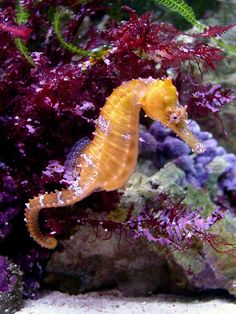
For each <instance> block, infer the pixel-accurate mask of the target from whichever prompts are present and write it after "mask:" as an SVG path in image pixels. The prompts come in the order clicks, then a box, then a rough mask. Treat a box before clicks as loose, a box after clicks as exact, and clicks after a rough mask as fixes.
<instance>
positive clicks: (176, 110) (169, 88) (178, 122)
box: [139, 78, 205, 153]
mask: <svg viewBox="0 0 236 314" xmlns="http://www.w3.org/2000/svg"><path fill="white" fill-rule="evenodd" d="M139 102H140V103H141V105H142V108H143V110H144V111H145V113H146V115H147V116H149V117H150V118H151V119H153V120H158V121H160V122H161V123H162V124H163V125H165V126H166V127H168V128H171V129H172V130H173V131H174V132H175V133H176V134H177V135H178V136H179V137H180V138H181V139H182V140H183V141H185V142H186V143H187V144H188V145H189V146H190V147H191V148H192V150H193V151H194V152H197V153H202V152H204V150H205V147H204V145H203V144H202V143H201V142H199V140H198V139H197V138H196V137H195V136H194V135H193V134H192V133H191V132H190V131H189V130H188V127H187V119H188V114H187V111H186V108H185V107H183V106H181V105H180V104H179V102H178V92H177V89H176V87H175V86H174V85H173V83H172V80H171V78H166V79H163V80H154V81H152V82H150V83H149V86H148V88H147V91H146V93H145V95H144V96H143V97H141V98H140V100H139Z"/></svg>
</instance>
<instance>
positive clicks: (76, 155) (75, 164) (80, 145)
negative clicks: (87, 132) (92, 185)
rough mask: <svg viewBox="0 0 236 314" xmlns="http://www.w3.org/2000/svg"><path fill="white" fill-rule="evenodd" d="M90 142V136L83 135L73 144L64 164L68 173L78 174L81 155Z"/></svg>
mask: <svg viewBox="0 0 236 314" xmlns="http://www.w3.org/2000/svg"><path fill="white" fill-rule="evenodd" d="M90 143H91V141H90V139H89V138H88V137H83V138H81V139H80V140H78V141H77V142H76V143H75V144H74V145H73V146H72V148H71V150H70V152H69V154H68V155H67V158H66V161H65V164H64V167H65V172H66V173H69V174H70V175H72V176H73V175H74V177H75V176H78V172H79V171H78V170H79V169H78V168H79V163H80V155H82V154H83V153H84V151H85V149H86V147H87V146H88V145H89V144H90Z"/></svg>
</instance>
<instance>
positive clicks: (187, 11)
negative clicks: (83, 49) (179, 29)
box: [153, 0, 236, 54]
mask: <svg viewBox="0 0 236 314" xmlns="http://www.w3.org/2000/svg"><path fill="white" fill-rule="evenodd" d="M153 1H154V2H155V3H157V4H161V5H163V6H164V7H166V8H168V9H169V10H171V11H173V12H176V13H178V14H180V15H182V17H183V18H184V19H185V20H186V21H188V22H189V23H190V24H192V25H193V26H195V27H197V28H198V29H199V30H201V31H203V30H206V29H207V27H208V26H207V25H204V24H202V23H200V22H199V21H198V20H197V19H196V16H195V13H194V11H193V9H192V8H191V7H190V6H189V5H188V4H187V3H186V2H185V1H183V0H153ZM212 40H213V41H214V42H215V43H216V44H217V46H218V47H220V48H222V49H224V50H226V51H227V52H229V53H233V54H236V46H232V45H228V44H226V43H225V42H224V41H223V40H219V39H216V38H212Z"/></svg>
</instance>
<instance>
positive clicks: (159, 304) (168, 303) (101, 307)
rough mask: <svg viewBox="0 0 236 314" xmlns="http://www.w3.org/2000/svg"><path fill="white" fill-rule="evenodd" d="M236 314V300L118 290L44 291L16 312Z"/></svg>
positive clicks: (23, 313)
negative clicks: (143, 295)
mask: <svg viewBox="0 0 236 314" xmlns="http://www.w3.org/2000/svg"><path fill="white" fill-rule="evenodd" d="M44 313H45V314H84V313H86V314H87V313H91V314H93V313H106V314H145V313H147V314H150V313H155V314H159V313H160V314H174V313H175V314H176V313H179V314H188V313H189V314H190V313H191V314H236V301H235V302H233V301H232V300H226V299H216V298H213V297H211V298H208V299H207V300H200V299H196V298H186V297H179V296H174V295H163V294H161V295H158V296H151V297H148V298H125V297H123V296H122V295H120V293H119V292H117V291H111V292H91V293H86V294H80V295H77V296H70V295H67V294H63V293H60V292H55V291H54V292H48V293H44V295H42V296H41V298H40V299H38V300H36V301H35V300H33V301H32V300H29V301H26V303H25V307H24V308H23V309H22V310H21V311H18V312H17V314H44Z"/></svg>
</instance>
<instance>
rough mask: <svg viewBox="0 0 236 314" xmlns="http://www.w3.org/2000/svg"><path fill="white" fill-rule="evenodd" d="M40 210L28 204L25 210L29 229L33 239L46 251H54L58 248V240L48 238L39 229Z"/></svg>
mask: <svg viewBox="0 0 236 314" xmlns="http://www.w3.org/2000/svg"><path fill="white" fill-rule="evenodd" d="M40 210H41V207H33V206H31V205H30V203H29V204H28V206H27V208H26V209H25V218H26V224H27V228H28V230H29V232H30V234H31V236H32V238H33V239H34V240H35V241H36V242H37V243H38V244H40V245H41V246H42V247H44V248H46V249H54V248H55V247H56V246H57V240H56V239H55V238H54V237H48V236H45V235H43V234H42V232H41V231H40V229H39V224H38V216H39V212H40Z"/></svg>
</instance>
